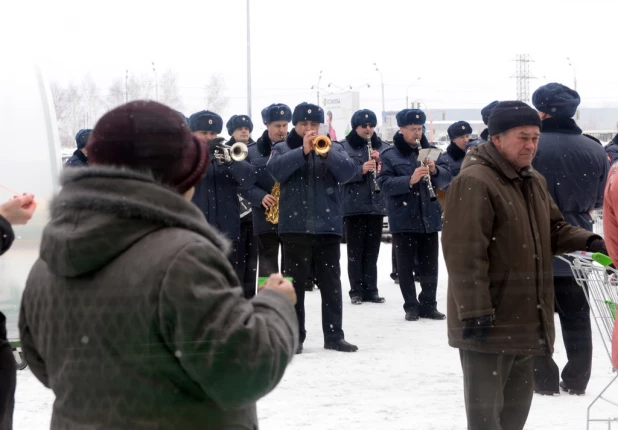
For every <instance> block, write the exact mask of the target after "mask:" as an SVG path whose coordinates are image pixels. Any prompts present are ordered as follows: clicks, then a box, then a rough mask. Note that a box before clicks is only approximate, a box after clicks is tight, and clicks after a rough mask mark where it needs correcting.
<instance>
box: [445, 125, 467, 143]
mask: <svg viewBox="0 0 618 430" xmlns="http://www.w3.org/2000/svg"><path fill="white" fill-rule="evenodd" d="M447 131H448V138H449V139H451V140H453V139H457V138H458V137H460V136H465V135H466V134H472V127H471V126H470V124H469V123H467V122H466V121H457V122H456V123H454V124H451V125H450V127H449V128H448V130H447Z"/></svg>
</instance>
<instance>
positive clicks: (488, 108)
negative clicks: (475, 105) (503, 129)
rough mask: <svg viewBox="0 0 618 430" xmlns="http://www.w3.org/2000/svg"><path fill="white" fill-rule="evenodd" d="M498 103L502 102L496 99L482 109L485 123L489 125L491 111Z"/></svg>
mask: <svg viewBox="0 0 618 430" xmlns="http://www.w3.org/2000/svg"><path fill="white" fill-rule="evenodd" d="M498 103H500V102H499V101H498V100H494V101H493V102H491V103H489V104H488V105H487V106H485V107H484V108H483V109H481V116H482V117H483V122H484V123H485V125H487V123H488V122H489V117H490V115H491V111H492V110H493V108H495V107H496V105H497V104H498Z"/></svg>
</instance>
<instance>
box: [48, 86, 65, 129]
mask: <svg viewBox="0 0 618 430" xmlns="http://www.w3.org/2000/svg"><path fill="white" fill-rule="evenodd" d="M50 88H51V94H52V100H53V101H54V108H55V110H56V119H57V120H58V122H59V123H60V122H62V121H64V119H65V117H66V115H67V112H68V110H69V100H68V94H67V91H66V90H65V89H64V88H62V87H61V86H60V84H58V83H57V82H52V83H51V85H50Z"/></svg>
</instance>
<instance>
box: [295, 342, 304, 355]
mask: <svg viewBox="0 0 618 430" xmlns="http://www.w3.org/2000/svg"><path fill="white" fill-rule="evenodd" d="M302 353H303V344H302V343H299V344H298V348H296V354H302Z"/></svg>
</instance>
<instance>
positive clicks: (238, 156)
mask: <svg viewBox="0 0 618 430" xmlns="http://www.w3.org/2000/svg"><path fill="white" fill-rule="evenodd" d="M208 145H209V146H213V147H214V153H215V158H216V159H217V160H220V161H221V162H222V163H223V164H232V162H233V161H243V160H244V159H245V158H247V155H249V149H248V148H247V145H245V144H244V143H242V142H236V143H235V144H233V145H232V146H230V145H227V144H226V143H225V142H224V141H223V140H222V139H213V140H211V141H209V142H208Z"/></svg>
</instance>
